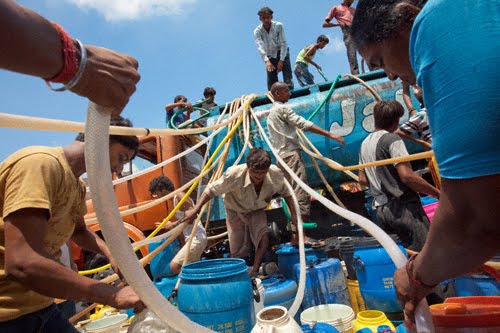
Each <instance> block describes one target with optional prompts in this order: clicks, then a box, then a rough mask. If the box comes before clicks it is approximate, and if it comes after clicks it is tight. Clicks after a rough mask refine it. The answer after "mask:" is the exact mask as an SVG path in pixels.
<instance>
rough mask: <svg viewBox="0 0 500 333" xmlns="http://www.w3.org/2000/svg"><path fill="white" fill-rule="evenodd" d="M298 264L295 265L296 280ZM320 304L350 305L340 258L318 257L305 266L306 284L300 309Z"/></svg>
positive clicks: (298, 269)
mask: <svg viewBox="0 0 500 333" xmlns="http://www.w3.org/2000/svg"><path fill="white" fill-rule="evenodd" d="M299 274H300V264H296V265H295V277H296V279H297V280H298V278H299ZM320 304H345V305H348V306H351V302H350V300H349V291H348V290H347V282H346V278H345V276H344V271H343V270H342V265H341V264H340V260H338V259H335V258H328V259H318V260H317V261H316V262H313V263H311V264H310V265H309V266H308V267H307V268H306V286H305V290H304V299H303V300H302V309H307V308H310V307H312V306H315V305H320Z"/></svg>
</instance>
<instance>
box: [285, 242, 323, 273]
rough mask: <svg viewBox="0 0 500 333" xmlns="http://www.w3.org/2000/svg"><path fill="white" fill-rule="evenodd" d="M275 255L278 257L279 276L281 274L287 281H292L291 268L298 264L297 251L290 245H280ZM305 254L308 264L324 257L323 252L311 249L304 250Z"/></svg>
mask: <svg viewBox="0 0 500 333" xmlns="http://www.w3.org/2000/svg"><path fill="white" fill-rule="evenodd" d="M276 254H277V255H278V268H279V272H280V274H283V275H284V276H285V277H286V278H287V279H288V280H294V279H295V274H294V272H293V266H294V265H295V264H298V263H299V249H298V248H296V247H295V246H293V245H292V244H290V243H286V244H281V247H280V248H279V249H278V250H277V251H276ZM305 254H306V261H308V262H311V261H314V260H316V259H319V258H325V257H326V254H325V252H324V251H320V250H313V249H311V248H306V249H305ZM295 281H298V280H295Z"/></svg>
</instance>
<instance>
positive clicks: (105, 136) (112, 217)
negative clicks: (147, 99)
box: [85, 102, 213, 333]
mask: <svg viewBox="0 0 500 333" xmlns="http://www.w3.org/2000/svg"><path fill="white" fill-rule="evenodd" d="M109 121H110V116H109V113H107V112H105V109H104V108H102V107H99V106H97V105H95V104H94V103H92V102H90V103H89V107H88V111H87V122H86V126H85V141H86V142H85V164H86V166H87V173H88V179H89V184H90V188H91V189H92V192H91V193H92V201H93V202H94V207H95V211H96V214H97V217H98V219H99V222H100V225H101V230H102V233H103V234H104V238H105V239H106V243H107V244H108V247H109V250H110V251H111V254H112V255H113V257H114V258H115V259H116V260H117V262H118V265H119V267H120V270H121V271H122V273H123V275H124V277H125V279H126V280H127V282H128V283H129V284H130V286H132V288H133V289H134V291H135V292H136V293H137V295H139V297H140V298H141V300H142V301H143V302H144V303H145V304H146V306H147V307H148V308H149V309H151V310H152V311H153V312H154V313H155V314H156V315H157V316H158V317H159V318H161V319H162V320H163V321H164V322H165V323H167V324H168V325H169V326H171V327H172V328H173V329H175V330H177V331H180V332H186V333H188V332H189V333H205V332H213V331H211V330H209V329H207V328H206V327H203V326H201V325H198V324H196V323H194V322H192V321H191V320H190V319H189V318H187V317H186V316H185V315H184V314H183V313H181V312H180V311H179V310H177V309H176V308H175V307H174V306H172V305H171V304H170V303H169V302H168V301H167V300H166V299H165V298H164V297H163V296H162V295H161V293H160V292H159V291H158V289H156V288H155V287H154V286H153V284H152V282H151V281H150V279H149V277H148V275H147V274H146V272H145V271H144V269H143V268H142V266H141V265H140V264H139V262H138V261H137V257H136V256H135V253H134V251H133V249H132V247H131V246H130V241H129V239H128V236H127V232H126V231H125V228H124V227H123V223H122V222H121V218H120V214H119V212H118V208H117V203H116V198H115V193H114V191H113V186H112V184H111V179H112V178H111V169H110V167H109V148H108V147H109Z"/></svg>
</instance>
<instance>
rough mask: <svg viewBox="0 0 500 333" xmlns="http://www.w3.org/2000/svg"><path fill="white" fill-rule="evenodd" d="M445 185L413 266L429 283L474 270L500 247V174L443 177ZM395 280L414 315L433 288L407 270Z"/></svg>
mask: <svg viewBox="0 0 500 333" xmlns="http://www.w3.org/2000/svg"><path fill="white" fill-rule="evenodd" d="M441 188H442V190H441V199H440V203H439V208H438V209H437V211H436V214H435V215H434V219H433V221H432V224H431V228H430V232H429V235H428V236H427V241H426V243H425V245H424V247H423V249H422V251H421V252H420V254H419V255H418V256H417V258H416V259H415V261H414V265H413V278H417V279H419V280H420V281H422V282H424V283H425V284H427V285H435V284H437V283H440V282H442V281H444V280H446V279H450V278H453V277H456V276H458V275H461V274H465V273H468V272H470V271H474V270H475V269H477V268H478V267H479V266H480V265H481V264H483V263H484V262H485V261H487V260H488V259H490V258H491V257H493V256H494V255H495V254H497V253H498V252H499V251H500V242H499V240H500V225H499V223H498V221H500V209H498V207H500V196H499V195H498V190H499V189H500V175H498V174H497V175H493V176H486V177H478V178H471V179H459V180H451V179H445V178H443V180H442V187H441ZM454 259H455V260H454ZM394 282H395V286H396V289H397V293H398V297H399V299H400V301H401V303H402V304H403V306H404V309H405V313H406V314H407V315H409V317H410V319H411V320H413V315H414V310H415V307H416V304H418V302H419V301H420V300H421V299H422V298H423V297H424V296H425V295H426V294H427V293H429V292H430V291H431V289H429V288H424V287H421V286H418V285H417V284H416V283H414V282H410V279H409V277H408V274H407V273H406V271H405V270H404V269H399V270H398V271H397V272H396V274H395V279H394Z"/></svg>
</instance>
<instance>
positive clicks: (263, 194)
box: [205, 164, 290, 213]
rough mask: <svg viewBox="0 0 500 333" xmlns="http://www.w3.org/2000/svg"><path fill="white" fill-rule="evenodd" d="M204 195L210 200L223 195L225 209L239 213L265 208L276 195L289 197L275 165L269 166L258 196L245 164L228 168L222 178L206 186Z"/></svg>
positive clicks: (281, 173)
mask: <svg viewBox="0 0 500 333" xmlns="http://www.w3.org/2000/svg"><path fill="white" fill-rule="evenodd" d="M205 193H207V194H208V195H209V196H210V197H211V198H214V197H217V196H220V195H223V194H224V206H225V207H226V209H230V210H234V211H235V212H240V213H249V212H254V211H256V210H259V209H264V208H266V207H267V206H268V205H269V202H271V199H272V198H273V195H274V194H276V193H278V194H280V195H281V196H283V197H289V196H290V192H289V191H288V189H287V187H286V185H285V176H283V172H281V170H280V169H279V168H278V167H277V166H276V165H271V167H270V168H269V171H268V173H267V174H266V177H265V178H264V182H263V183H262V187H261V189H260V193H259V195H257V193H256V192H255V187H254V185H253V183H252V181H251V180H250V176H249V175H248V167H247V165H246V164H240V165H236V166H232V167H230V168H228V169H227V170H226V172H224V175H222V177H220V178H219V179H217V180H216V181H215V182H213V183H212V184H209V185H208V186H207V188H206V189H205Z"/></svg>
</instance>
